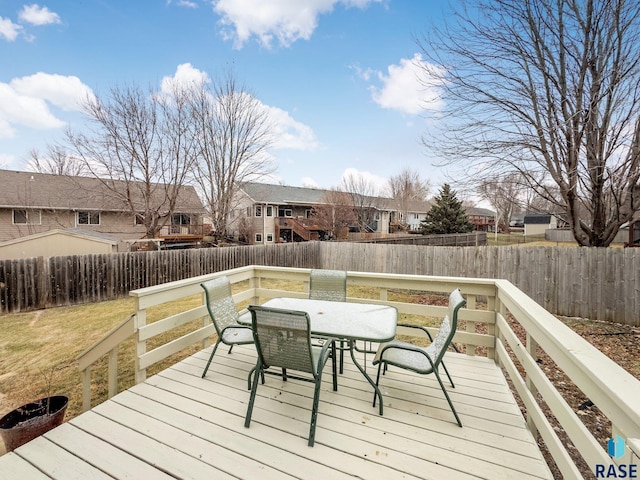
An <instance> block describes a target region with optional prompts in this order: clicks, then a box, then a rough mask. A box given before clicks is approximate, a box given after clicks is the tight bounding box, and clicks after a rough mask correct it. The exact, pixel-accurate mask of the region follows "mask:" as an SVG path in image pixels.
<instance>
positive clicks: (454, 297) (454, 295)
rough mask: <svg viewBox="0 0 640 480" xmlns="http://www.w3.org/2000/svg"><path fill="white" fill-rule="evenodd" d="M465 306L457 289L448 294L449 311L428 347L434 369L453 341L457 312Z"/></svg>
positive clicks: (456, 325)
mask: <svg viewBox="0 0 640 480" xmlns="http://www.w3.org/2000/svg"><path fill="white" fill-rule="evenodd" d="M466 304H467V302H466V300H465V299H464V298H463V297H462V293H460V289H459V288H456V289H455V290H454V291H453V292H451V293H450V294H449V310H448V312H447V314H446V315H445V316H444V319H443V320H442V323H441V324H440V330H438V333H437V335H436V337H435V338H434V339H433V342H432V343H431V345H429V347H428V349H429V354H430V355H431V358H432V360H433V362H434V364H435V366H436V367H437V366H438V364H439V363H440V362H441V361H442V357H444V354H445V352H446V351H447V348H449V344H450V343H451V340H453V336H454V335H455V334H456V329H457V328H458V311H459V310H460V309H461V308H462V307H463V306H465V305H466Z"/></svg>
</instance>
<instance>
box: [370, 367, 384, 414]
mask: <svg viewBox="0 0 640 480" xmlns="http://www.w3.org/2000/svg"><path fill="white" fill-rule="evenodd" d="M383 363H384V370H385V371H386V370H387V364H386V363H385V362H380V363H378V374H377V375H376V387H378V385H379V383H380V370H381V368H382V364H383ZM377 397H378V395H377V394H376V392H373V406H374V407H375V406H376V400H377Z"/></svg>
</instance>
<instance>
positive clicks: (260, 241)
mask: <svg viewBox="0 0 640 480" xmlns="http://www.w3.org/2000/svg"><path fill="white" fill-rule="evenodd" d="M256 243H262V234H261V233H256Z"/></svg>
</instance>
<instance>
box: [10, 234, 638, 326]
mask: <svg viewBox="0 0 640 480" xmlns="http://www.w3.org/2000/svg"><path fill="white" fill-rule="evenodd" d="M246 265H271V266H282V267H301V268H316V267H322V268H337V269H344V270H351V271H361V272H379V273H401V274H417V275H443V276H460V277H469V278H504V279H507V280H509V281H510V282H511V283H513V284H514V285H516V286H517V287H518V288H519V289H520V290H522V291H524V292H525V293H526V294H527V295H529V296H530V297H532V298H533V299H534V300H535V301H536V302H538V303H539V304H540V305H542V306H543V307H544V308H545V309H547V310H548V311H550V312H552V313H554V314H557V315H565V316H571V317H583V318H591V319H594V320H605V321H614V322H620V323H626V324H628V325H640V249H638V248H625V249H622V248H584V247H583V248H580V247H523V246H518V247H436V246H415V245H383V244H377V245H376V244H366V243H333V242H301V243H289V244H276V245H257V246H249V247H226V248H218V249H198V250H174V251H160V252H138V253H118V254H108V255H107V254H105V255H82V256H71V257H52V258H46V259H45V258H42V257H40V258H32V259H24V260H0V313H7V312H12V311H23V310H28V309H33V308H45V307H48V306H58V305H73V304H77V303H89V302H95V301H102V300H110V299H115V298H119V297H123V296H126V295H128V293H129V291H130V290H134V289H138V288H144V287H148V286H152V285H158V284H161V283H166V282H170V281H174V280H181V279H184V278H189V277H194V276H198V275H204V274H207V273H212V272H217V271H221V270H227V269H231V268H238V267H243V266H246Z"/></svg>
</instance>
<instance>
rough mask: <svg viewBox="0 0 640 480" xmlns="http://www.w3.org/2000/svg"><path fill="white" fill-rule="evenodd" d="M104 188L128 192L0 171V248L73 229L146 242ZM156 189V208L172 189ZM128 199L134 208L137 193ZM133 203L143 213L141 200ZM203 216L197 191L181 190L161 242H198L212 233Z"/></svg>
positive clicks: (97, 183)
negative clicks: (132, 199)
mask: <svg viewBox="0 0 640 480" xmlns="http://www.w3.org/2000/svg"><path fill="white" fill-rule="evenodd" d="M105 182H111V186H115V187H116V188H122V189H123V191H124V189H125V187H126V186H127V184H126V183H125V182H119V181H111V180H101V179H97V178H93V177H75V176H66V175H52V174H46V173H34V172H19V171H12V170H0V242H7V241H13V240H18V239H21V238H24V237H28V236H31V235H37V234H42V233H45V232H49V231H51V230H61V231H64V230H66V229H74V230H75V232H76V234H77V233H78V232H85V233H91V232H93V233H98V234H102V235H107V236H110V237H112V238H113V239H115V240H117V241H126V240H135V239H140V238H142V237H144V236H145V233H146V229H145V227H144V225H141V224H140V222H138V221H137V220H136V217H135V216H134V215H133V213H131V211H130V210H129V208H128V207H127V206H126V205H125V204H124V202H123V201H122V200H121V199H119V198H117V197H116V196H115V195H114V194H113V192H112V190H111V189H109V188H107V187H106V186H105ZM155 187H157V188H155V190H154V197H153V198H154V202H157V203H156V204H157V205H158V206H161V205H163V203H164V202H165V201H166V193H167V190H168V189H169V188H172V187H170V186H166V185H163V184H155ZM131 195H133V196H134V202H135V195H136V192H133V193H131ZM137 203H139V204H140V208H141V211H142V208H143V205H144V204H143V202H142V199H141V198H140V200H139V201H138V202H137ZM204 213H205V210H204V207H203V206H202V202H201V200H200V198H199V197H198V195H197V193H196V191H195V189H194V188H193V187H191V186H185V187H182V188H181V190H180V194H179V195H178V199H177V202H176V206H175V209H174V211H173V212H171V213H170V212H168V211H167V212H166V214H165V215H166V217H167V218H166V221H167V223H166V226H165V227H164V228H163V229H162V230H161V232H160V237H161V240H162V241H163V242H168V243H171V242H178V241H181V242H186V241H195V240H197V239H202V236H203V235H204V234H208V233H209V231H210V227H209V231H206V230H207V228H206V227H205V226H203V224H202V218H203V215H204ZM170 214H171V217H170V218H168V217H169V215H170Z"/></svg>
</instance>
